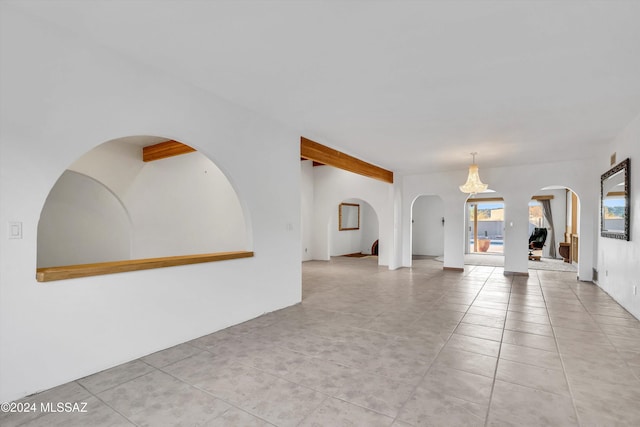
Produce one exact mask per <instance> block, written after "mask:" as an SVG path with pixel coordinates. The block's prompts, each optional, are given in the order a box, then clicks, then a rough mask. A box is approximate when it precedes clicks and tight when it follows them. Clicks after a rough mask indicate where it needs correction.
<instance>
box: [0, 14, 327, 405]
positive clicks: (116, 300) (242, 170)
mask: <svg viewBox="0 0 640 427" xmlns="http://www.w3.org/2000/svg"><path fill="white" fill-rule="evenodd" d="M0 64H1V66H2V72H1V73H0V93H1V94H2V96H1V97H0V129H1V133H0V150H1V156H0V171H1V172H0V173H1V179H0V198H1V199H0V224H1V225H2V226H1V227H0V337H1V338H0V339H1V343H0V344H1V345H0V380H1V382H0V401H7V400H12V399H16V398H19V397H22V396H24V395H27V394H30V393H33V392H37V391H39V390H43V389H47V388H50V387H53V386H56V385H59V384H62V383H65V382H67V381H70V380H73V379H76V378H80V377H83V376H85V375H88V374H91V373H94V372H97V371H100V370H103V369H106V368H109V367H111V366H114V365H117V364H120V363H123V362H126V361H129V360H132V359H135V358H137V357H140V356H143V355H145V354H148V353H151V352H154V351H157V350H160V349H164V348H167V347H170V346H172V345H175V344H178V343H180V342H184V341H187V340H190V339H193V338H196V337H198V336H202V335H205V334H208V333H210V332H213V331H216V330H219V329H222V328H225V327H227V326H230V325H233V324H236V323H239V322H242V321H245V320H248V319H250V318H253V317H256V316H259V315H261V314H262V313H265V312H269V311H273V310H276V309H279V308H282V307H285V306H288V305H291V304H295V303H297V302H299V301H300V299H301V287H300V276H301V265H300V264H301V263H300V185H299V182H300V169H299V168H300V165H299V162H300V157H299V149H298V147H299V142H300V139H299V135H300V132H299V131H296V130H292V129H289V128H287V127H285V126H284V125H282V124H280V123H276V122H274V121H272V120H270V119H267V118H264V117H261V116H258V115H256V114H254V113H252V112H251V111H248V110H245V109H243V108H240V107H238V106H235V105H233V104H231V103H228V102H227V101H225V100H222V99H220V98H216V97H214V96H212V95H209V94H206V93H204V92H202V91H201V90H200V89H198V88H195V87H193V86H189V85H185V84H182V83H180V82H178V81H175V80H173V79H172V78H170V77H167V76H163V75H160V74H157V73H155V72H154V71H153V70H151V69H149V68H146V67H144V66H140V65H138V64H137V63H135V62H133V61H131V60H129V59H127V58H124V57H121V56H118V55H115V54H112V53H110V52H109V51H106V50H103V49H102V48H100V47H99V46H96V45H92V44H91V43H90V42H88V41H86V40H84V39H82V38H81V37H77V36H76V35H74V34H70V33H67V32H66V31H63V30H58V29H57V28H56V27H53V26H51V25H49V24H47V23H45V22H41V21H38V20H36V19H35V18H31V17H29V16H28V15H25V14H23V13H22V12H17V11H15V10H14V9H13V6H11V5H8V4H3V5H2V13H0ZM127 135H162V136H166V137H167V138H171V139H176V140H179V141H182V142H184V143H185V144H188V145H190V146H192V147H194V148H196V149H198V150H199V151H200V152H201V153H202V154H203V155H205V156H207V157H208V158H210V159H211V160H212V161H213V162H214V163H215V164H216V165H218V167H219V168H220V169H221V170H222V171H223V172H224V173H225V175H226V176H227V177H228V178H229V180H230V182H231V184H232V186H233V187H234V189H235V190H236V193H237V194H238V197H239V199H240V203H241V205H242V210H243V213H244V216H245V219H246V221H247V223H248V227H249V230H248V235H247V238H248V242H247V246H248V247H250V248H253V250H254V251H255V257H253V258H246V259H239V260H232V261H224V262H216V263H206V264H197V265H189V266H181V267H173V268H164V269H157V270H146V271H139V272H130V273H120V274H114V275H106V276H96V277H88V278H81V279H72V280H63V281H58V282H51V283H46V284H43V283H38V282H36V281H35V268H36V256H37V251H36V246H37V242H36V236H37V225H38V220H39V217H40V213H41V211H42V208H43V205H44V202H45V200H46V197H47V195H48V194H49V191H50V190H51V188H52V187H53V185H54V184H55V182H56V180H57V179H58V177H60V175H61V174H62V173H63V172H64V170H65V169H67V168H68V166H69V165H70V164H71V163H72V162H73V161H74V160H75V159H77V158H78V157H79V156H81V155H82V154H84V153H86V152H87V151H89V150H90V149H92V148H94V147H95V146H96V145H98V144H100V143H102V142H104V141H109V140H111V139H114V138H118V137H122V136H127ZM327 218H328V216H327ZM9 221H19V222H21V223H22V225H23V238H22V239H21V240H18V239H16V240H10V239H8V234H7V226H6V224H7V223H8V222H9ZM274 266H277V267H278V268H274Z"/></svg>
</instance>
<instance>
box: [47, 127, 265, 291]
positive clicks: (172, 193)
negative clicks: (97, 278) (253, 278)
mask: <svg viewBox="0 0 640 427" xmlns="http://www.w3.org/2000/svg"><path fill="white" fill-rule="evenodd" d="M169 141H171V140H169V139H168V138H161V137H155V136H131V137H125V138H119V139H115V140H111V141H108V142H105V143H104V144H101V145H99V146H97V147H95V148H94V149H92V150H90V151H89V152H87V153H85V154H84V155H82V156H81V157H80V158H78V159H77V160H76V161H75V162H73V163H72V164H71V165H70V166H69V167H68V168H67V170H65V171H64V172H63V173H62V175H61V176H60V178H59V179H58V180H57V182H56V183H55V185H54V186H53V188H52V189H51V191H50V193H49V195H48V197H47V199H46V201H45V204H44V207H43V209H42V212H41V215H40V221H39V223H38V251H37V252H38V258H37V268H38V274H37V279H38V280H39V281H49V280H60V279H66V278H73V277H83V276H91V275H98V274H109V273H112V272H122V271H133V270H142V269H149V268H159V267H167V266H174V265H184V264H193V263H200V262H211V261H218V260H226V259H233V258H240V257H247V256H252V255H253V253H252V252H251V251H250V248H249V247H248V246H249V243H248V242H249V238H248V237H249V236H248V231H247V230H248V227H247V224H246V221H245V215H244V213H243V209H242V205H241V203H240V200H239V198H238V195H237V194H236V192H235V190H234V188H233V186H232V185H231V183H230V181H229V179H227V177H226V176H225V175H224V173H223V172H222V171H221V170H220V169H219V168H218V167H217V166H216V165H215V164H214V163H213V162H212V161H211V160H210V159H209V158H208V157H206V156H205V155H203V154H202V153H200V152H198V151H197V150H195V149H194V148H191V147H189V146H185V147H186V148H188V149H186V150H183V151H182V152H180V153H177V154H176V153H174V154H169V157H167V156H162V157H161V158H160V159H158V160H155V161H146V162H145V161H143V157H142V152H143V148H144V147H150V146H157V145H158V144H160V145H162V144H166V143H168V142H169ZM176 144H179V145H182V144H181V143H178V142H176Z"/></svg>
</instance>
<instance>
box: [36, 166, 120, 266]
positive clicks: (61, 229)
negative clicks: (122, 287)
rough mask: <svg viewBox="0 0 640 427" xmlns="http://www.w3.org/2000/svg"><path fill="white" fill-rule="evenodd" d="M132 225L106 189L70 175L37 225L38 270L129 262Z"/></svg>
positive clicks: (57, 187)
mask: <svg viewBox="0 0 640 427" xmlns="http://www.w3.org/2000/svg"><path fill="white" fill-rule="evenodd" d="M130 255H131V223H130V221H129V216H128V215H127V211H126V209H125V207H124V206H123V205H122V203H121V202H120V200H118V198H117V197H116V196H115V195H114V194H113V193H112V192H111V191H109V189H108V188H107V187H105V186H104V185H103V184H101V183H99V182H98V181H96V180H94V179H93V178H90V177H88V176H85V175H82V174H80V173H77V172H73V171H69V170H67V171H65V172H64V173H63V174H62V175H61V176H60V178H59V179H58V181H56V183H55V185H54V186H53V188H52V189H51V192H50V193H49V196H48V197H47V201H46V203H45V205H44V208H43V209H42V214H41V215H40V221H39V222H38V259H37V266H38V267H51V266H56V265H73V264H87V263H92V262H104V261H117V260H123V259H130Z"/></svg>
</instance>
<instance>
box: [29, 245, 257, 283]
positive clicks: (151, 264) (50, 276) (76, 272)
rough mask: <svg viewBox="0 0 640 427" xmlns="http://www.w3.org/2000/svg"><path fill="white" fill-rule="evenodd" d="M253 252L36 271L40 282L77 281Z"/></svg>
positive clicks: (245, 252) (101, 263)
mask: <svg viewBox="0 0 640 427" xmlns="http://www.w3.org/2000/svg"><path fill="white" fill-rule="evenodd" d="M252 256H253V252H248V251H236V252H216V253H211V254H197V255H179V256H169V257H162V258H145V259H132V260H126V261H110V262H98V263H95V264H77V265H63V266H60V267H42V268H38V269H36V280H37V281H38V282H51V281H54V280H64V279H75V278H78V277H89V276H101V275H104V274H113V273H123V272H126V271H138V270H150V269H153V268H163V267H175V266H178V265H189V264H200V263H203V262H214V261H224V260H229V259H237V258H250V257H252Z"/></svg>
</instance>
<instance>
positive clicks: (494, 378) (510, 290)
mask: <svg viewBox="0 0 640 427" xmlns="http://www.w3.org/2000/svg"><path fill="white" fill-rule="evenodd" d="M513 282H514V277H512V278H511V283H510V284H509V303H508V304H507V309H506V310H505V315H504V323H503V325H502V335H501V337H500V346H499V347H498V355H497V356H496V367H495V368H494V370H493V381H492V382H491V392H490V393H489V403H488V404H487V413H486V414H485V416H484V426H485V427H486V426H487V424H488V423H489V415H490V414H491V402H492V401H493V392H494V390H495V387H496V378H497V377H498V365H499V364H500V353H501V352H502V342H503V340H504V331H505V327H506V326H507V316H508V314H509V306H510V305H511V295H512V294H513Z"/></svg>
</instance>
